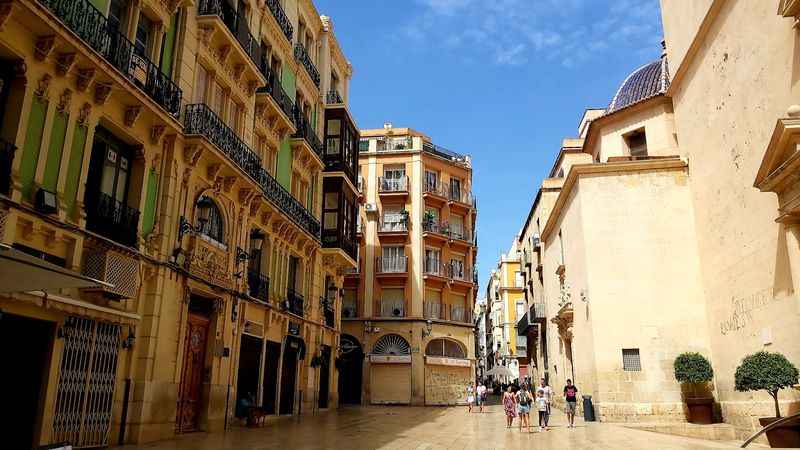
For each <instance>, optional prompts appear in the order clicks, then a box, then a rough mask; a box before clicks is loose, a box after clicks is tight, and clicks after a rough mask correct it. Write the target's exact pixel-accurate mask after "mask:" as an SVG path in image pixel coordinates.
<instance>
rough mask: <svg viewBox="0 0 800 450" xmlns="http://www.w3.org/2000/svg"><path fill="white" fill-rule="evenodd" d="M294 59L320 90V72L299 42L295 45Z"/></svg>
mask: <svg viewBox="0 0 800 450" xmlns="http://www.w3.org/2000/svg"><path fill="white" fill-rule="evenodd" d="M294 59H296V60H297V62H299V63H300V64H301V65H302V66H303V67H304V68H305V69H306V73H307V74H308V76H309V77H311V81H313V82H314V84H315V85H316V86H317V88H319V83H320V76H319V71H318V70H317V68H316V67H315V66H314V63H313V62H312V61H311V57H310V56H308V51H306V48H305V47H304V46H303V44H301V43H299V42H298V43H296V44H295V45H294Z"/></svg>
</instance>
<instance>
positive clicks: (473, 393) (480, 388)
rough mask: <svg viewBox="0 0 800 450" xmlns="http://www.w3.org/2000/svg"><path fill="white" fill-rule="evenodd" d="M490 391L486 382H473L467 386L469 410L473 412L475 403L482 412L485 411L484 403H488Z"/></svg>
mask: <svg viewBox="0 0 800 450" xmlns="http://www.w3.org/2000/svg"><path fill="white" fill-rule="evenodd" d="M488 393H489V390H488V389H487V388H486V384H484V383H478V384H477V386H473V385H471V384H470V385H469V386H467V412H468V413H471V412H472V407H473V405H478V408H480V412H483V405H484V404H485V403H486V395H487V394H488Z"/></svg>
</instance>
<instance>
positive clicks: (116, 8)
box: [108, 0, 127, 34]
mask: <svg viewBox="0 0 800 450" xmlns="http://www.w3.org/2000/svg"><path fill="white" fill-rule="evenodd" d="M126 9H127V8H126V5H125V0H111V5H110V6H109V7H108V28H110V29H111V30H113V31H119V32H121V31H122V26H123V25H124V21H125V10H126ZM123 34H124V33H123Z"/></svg>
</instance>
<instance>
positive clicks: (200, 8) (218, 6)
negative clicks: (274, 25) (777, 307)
mask: <svg viewBox="0 0 800 450" xmlns="http://www.w3.org/2000/svg"><path fill="white" fill-rule="evenodd" d="M197 14H198V15H200V16H217V17H219V18H220V19H222V23H224V24H225V26H226V27H227V28H228V30H230V32H231V34H233V36H234V37H236V40H237V41H238V42H239V45H240V46H241V47H242V50H244V52H245V53H247V56H249V57H250V60H251V61H253V63H254V64H255V65H256V66H258V65H259V64H260V63H261V46H260V45H259V42H258V40H257V39H256V38H255V37H253V34H252V33H251V32H250V27H249V26H248V25H247V18H246V17H244V16H243V15H241V14H239V13H238V12H237V11H236V10H235V9H233V6H231V5H230V3H228V2H227V1H226V0H199V4H198V5H197Z"/></svg>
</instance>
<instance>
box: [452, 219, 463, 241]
mask: <svg viewBox="0 0 800 450" xmlns="http://www.w3.org/2000/svg"><path fill="white" fill-rule="evenodd" d="M450 235H451V236H452V237H453V238H454V239H463V238H464V218H463V217H461V216H450Z"/></svg>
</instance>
